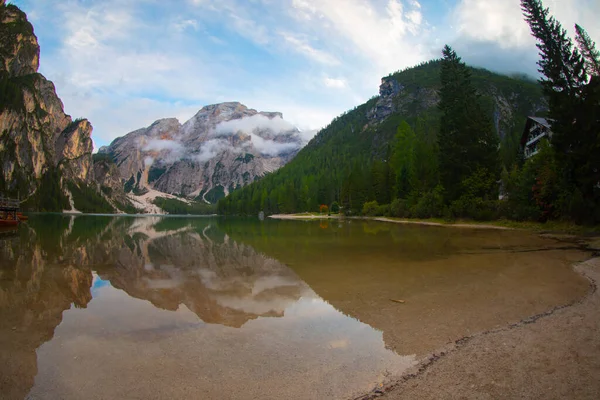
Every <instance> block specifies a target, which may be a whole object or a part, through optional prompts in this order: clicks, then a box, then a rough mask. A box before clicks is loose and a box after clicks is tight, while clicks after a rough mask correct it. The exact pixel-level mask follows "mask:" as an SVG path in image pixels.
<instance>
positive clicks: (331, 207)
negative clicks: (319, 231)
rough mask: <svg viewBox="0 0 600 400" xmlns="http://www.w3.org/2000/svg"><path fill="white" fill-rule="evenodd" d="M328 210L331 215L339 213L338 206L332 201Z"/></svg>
mask: <svg viewBox="0 0 600 400" xmlns="http://www.w3.org/2000/svg"><path fill="white" fill-rule="evenodd" d="M329 209H330V210H331V212H332V213H334V214H337V213H339V212H340V204H339V203H338V202H337V201H334V202H333V203H331V206H330V207H329Z"/></svg>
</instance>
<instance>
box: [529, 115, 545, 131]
mask: <svg viewBox="0 0 600 400" xmlns="http://www.w3.org/2000/svg"><path fill="white" fill-rule="evenodd" d="M527 118H529V119H532V120H534V121H535V122H537V123H538V124H542V125H544V126H545V127H546V128H548V129H550V122H549V121H548V120H547V119H546V118H541V117H527Z"/></svg>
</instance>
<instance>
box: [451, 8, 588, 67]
mask: <svg viewBox="0 0 600 400" xmlns="http://www.w3.org/2000/svg"><path fill="white" fill-rule="evenodd" d="M544 5H545V6H547V7H549V8H550V12H551V13H552V15H554V16H555V17H556V19H557V20H558V21H559V22H560V23H561V25H562V26H563V28H565V29H567V31H568V32H569V33H570V34H571V35H572V34H573V33H574V31H573V26H574V24H575V23H579V24H580V25H582V26H583V27H584V28H585V29H587V30H588V33H589V34H590V35H591V37H592V38H593V39H595V40H598V39H600V26H599V25H598V23H597V21H598V17H599V16H600V2H597V1H596V0H560V1H558V0H545V1H544ZM452 19H453V20H454V21H456V24H457V37H456V38H455V39H454V41H453V45H454V46H455V47H456V49H457V50H458V52H459V54H461V53H462V54H464V55H465V60H466V61H467V62H471V63H475V64H477V65H482V66H484V67H486V68H490V69H493V70H498V71H503V72H516V71H521V72H529V73H531V74H535V73H536V69H537V67H536V65H535V63H536V61H537V60H538V58H539V57H538V50H537V48H536V47H535V43H536V40H535V39H534V38H533V37H532V36H531V31H530V29H529V26H528V24H527V23H526V22H525V20H524V18H523V14H522V11H521V7H520V1H519V0H502V1H487V0H460V1H459V2H458V4H457V6H456V8H455V9H454V11H453V12H452ZM511 66H512V69H511Z"/></svg>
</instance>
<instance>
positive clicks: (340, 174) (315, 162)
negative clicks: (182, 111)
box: [219, 61, 546, 214]
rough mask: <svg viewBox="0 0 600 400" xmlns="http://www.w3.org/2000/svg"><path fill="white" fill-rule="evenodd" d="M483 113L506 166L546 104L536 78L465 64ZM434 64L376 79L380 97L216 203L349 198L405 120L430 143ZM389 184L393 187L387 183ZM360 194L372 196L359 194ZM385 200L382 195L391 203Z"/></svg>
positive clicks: (296, 208)
mask: <svg viewBox="0 0 600 400" xmlns="http://www.w3.org/2000/svg"><path fill="white" fill-rule="evenodd" d="M470 70H471V73H472V81H473V84H474V85H475V87H476V89H477V90H478V92H479V93H480V95H481V100H482V103H483V106H484V109H485V110H486V112H489V113H490V115H492V116H493V119H494V123H495V129H496V132H497V133H498V135H499V136H500V138H501V140H502V143H503V146H502V149H503V152H502V153H503V158H504V159H505V160H504V162H505V164H510V163H511V162H512V161H514V157H515V154H516V149H517V148H518V138H519V135H520V133H521V132H522V129H523V126H524V123H525V119H526V116H527V115H531V114H539V113H541V112H543V111H544V110H545V109H546V104H545V101H544V99H543V97H542V93H541V90H540V88H539V86H538V85H537V83H535V82H532V81H529V80H525V79H519V78H511V77H508V76H503V75H498V74H494V73H492V72H489V71H486V70H482V69H474V68H471V69H470ZM439 73H440V62H439V61H431V62H428V63H425V64H422V65H420V66H417V67H414V68H410V69H407V70H405V71H401V72H397V73H394V74H391V75H389V76H387V77H385V78H383V79H382V84H381V86H380V93H379V96H378V97H375V98H372V99H371V100H369V101H368V102H366V103H365V104H362V105H360V106H358V107H356V108H354V109H353V110H351V111H348V112H346V113H344V114H342V115H341V116H339V117H337V118H335V119H334V120H333V121H332V122H331V123H330V124H329V125H328V126H327V127H326V128H324V129H323V130H321V131H320V132H319V133H318V134H317V136H315V138H313V140H311V142H310V143H309V144H308V145H307V146H306V147H305V148H304V149H302V150H301V151H300V152H299V153H298V155H297V156H296V158H295V159H294V160H292V161H291V162H290V163H289V164H288V165H286V166H285V167H283V168H282V169H280V170H279V171H277V172H276V173H274V174H272V175H269V176H267V177H266V178H265V179H263V180H261V181H260V182H257V183H255V184H253V185H250V186H248V187H247V188H244V189H243V190H241V191H236V192H234V193H233V194H232V195H231V196H228V197H227V198H226V199H224V200H222V201H221V202H220V203H219V210H220V212H221V213H225V214H238V213H241V214H247V213H251V214H253V213H256V212H258V211H259V210H264V211H266V212H268V213H277V212H286V213H289V212H300V211H315V210H318V206H319V204H331V203H332V202H334V201H338V202H340V201H342V200H344V201H345V202H346V203H358V202H356V201H354V199H349V198H348V196H349V193H351V192H352V190H351V189H352V188H351V187H349V186H351V185H352V184H353V183H354V182H358V181H360V182H361V184H362V183H365V184H368V183H369V182H368V181H369V180H370V179H371V174H372V172H373V171H372V169H373V167H374V166H376V168H377V167H378V166H380V165H384V166H385V164H386V162H387V161H388V159H389V157H390V154H391V149H392V146H393V139H394V135H395V134H396V132H397V128H398V126H399V125H400V123H401V122H402V121H407V122H408V123H409V124H410V125H411V126H412V127H413V129H415V131H416V132H417V135H421V136H427V137H428V138H429V140H431V141H433V142H435V136H436V134H437V131H438V130H439V119H440V112H439V110H438V108H437V104H438V102H439V96H438V93H437V90H438V89H439V87H440V80H439V76H440V75H439ZM388 186H391V184H389V185H388ZM363 196H364V198H362V199H361V200H364V201H368V200H375V199H376V193H374V192H369V193H365V194H364V195H363ZM390 200H391V199H389V198H388V199H386V202H389V201H390Z"/></svg>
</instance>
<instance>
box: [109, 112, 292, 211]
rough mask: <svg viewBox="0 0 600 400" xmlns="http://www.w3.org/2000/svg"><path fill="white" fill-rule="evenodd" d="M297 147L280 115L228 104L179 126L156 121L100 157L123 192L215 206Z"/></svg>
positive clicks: (117, 141)
mask: <svg viewBox="0 0 600 400" xmlns="http://www.w3.org/2000/svg"><path fill="white" fill-rule="evenodd" d="M301 145H302V141H301V138H300V136H299V131H298V130H297V129H296V128H294V127H293V126H291V125H289V124H287V123H286V122H285V121H284V120H283V119H282V115H281V113H276V112H258V111H256V110H253V109H249V108H247V107H246V106H244V105H243V104H240V103H235V102H232V103H222V104H216V105H210V106H206V107H204V108H202V109H201V110H200V111H199V112H198V113H197V114H196V115H195V116H194V117H192V118H191V119H190V120H189V121H187V122H186V123H184V124H183V125H182V124H180V123H179V121H178V120H177V119H174V118H169V119H162V120H158V121H156V122H154V123H153V124H152V125H150V126H149V127H147V128H142V129H139V130H136V131H134V132H131V133H129V134H127V135H125V136H123V137H120V138H118V139H115V140H114V141H113V142H112V143H111V144H110V146H108V147H107V148H103V149H101V152H102V153H108V154H109V155H110V156H111V157H112V158H113V159H114V161H115V163H116V164H117V166H118V169H119V172H120V175H121V177H122V178H123V180H124V181H125V182H126V183H125V190H126V191H133V192H134V193H138V194H139V193H144V192H146V191H147V190H149V189H154V190H157V191H159V192H164V193H169V194H176V195H182V196H186V197H189V198H195V199H198V200H202V201H206V202H214V201H216V200H218V199H219V198H220V197H223V196H224V195H225V194H227V193H229V192H230V191H231V190H233V189H234V188H236V187H241V186H245V185H247V184H248V183H251V182H253V181H254V180H256V179H258V178H260V177H262V176H263V175H265V174H266V173H268V172H272V171H274V170H276V169H278V168H280V167H281V166H283V165H284V164H285V163H287V162H288V161H289V160H291V159H292V158H293V157H294V156H295V155H296V153H297V152H298V150H299V149H300V147H301Z"/></svg>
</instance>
